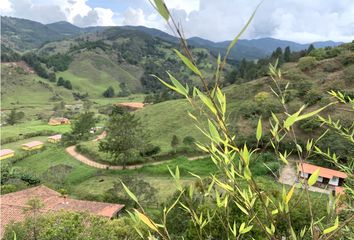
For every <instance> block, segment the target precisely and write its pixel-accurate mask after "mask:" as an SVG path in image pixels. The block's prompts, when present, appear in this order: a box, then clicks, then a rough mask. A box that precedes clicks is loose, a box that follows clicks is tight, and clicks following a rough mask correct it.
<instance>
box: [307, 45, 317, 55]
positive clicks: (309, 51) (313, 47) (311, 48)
mask: <svg viewBox="0 0 354 240" xmlns="http://www.w3.org/2000/svg"><path fill="white" fill-rule="evenodd" d="M312 50H315V46H313V44H310V46H309V47H308V48H307V55H308V54H310V53H311V51H312Z"/></svg>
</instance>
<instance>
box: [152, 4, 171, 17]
mask: <svg viewBox="0 0 354 240" xmlns="http://www.w3.org/2000/svg"><path fill="white" fill-rule="evenodd" d="M154 3H155V8H156V10H157V11H158V12H159V14H160V15H161V16H162V17H163V18H164V19H165V20H166V21H168V19H169V18H170V13H169V11H168V9H167V7H166V4H165V2H164V0H154Z"/></svg>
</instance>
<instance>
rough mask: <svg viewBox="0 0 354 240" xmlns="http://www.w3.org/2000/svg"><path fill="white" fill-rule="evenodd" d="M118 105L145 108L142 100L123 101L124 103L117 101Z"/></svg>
mask: <svg viewBox="0 0 354 240" xmlns="http://www.w3.org/2000/svg"><path fill="white" fill-rule="evenodd" d="M115 105H116V106H121V107H128V108H137V109H138V108H143V107H144V103H142V102H123V103H116V104H115Z"/></svg>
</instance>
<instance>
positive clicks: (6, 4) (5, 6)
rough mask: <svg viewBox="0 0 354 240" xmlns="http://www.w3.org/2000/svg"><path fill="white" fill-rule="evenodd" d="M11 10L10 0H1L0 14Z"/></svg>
mask: <svg viewBox="0 0 354 240" xmlns="http://www.w3.org/2000/svg"><path fill="white" fill-rule="evenodd" d="M11 11H12V5H11V2H10V0H1V5H0V13H1V15H5V14H8V13H10V12H11Z"/></svg>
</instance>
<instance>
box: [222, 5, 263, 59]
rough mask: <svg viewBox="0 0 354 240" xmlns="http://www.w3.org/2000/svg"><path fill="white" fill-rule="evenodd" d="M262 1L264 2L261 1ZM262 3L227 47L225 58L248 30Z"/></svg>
mask: <svg viewBox="0 0 354 240" xmlns="http://www.w3.org/2000/svg"><path fill="white" fill-rule="evenodd" d="M261 3H262V2H261ZM261 3H259V4H258V5H257V7H256V9H255V10H254V11H253V13H252V15H251V17H250V18H249V19H248V21H247V23H246V25H245V26H244V27H243V28H242V30H241V31H240V32H239V33H238V34H237V36H236V37H235V38H234V39H233V40H232V42H231V43H230V45H229V47H228V48H227V51H226V54H225V57H224V60H226V59H227V56H228V55H229V54H230V51H231V49H232V48H233V47H234V46H235V44H236V43H237V41H238V40H239V39H240V37H241V35H242V34H243V33H244V32H245V31H246V29H247V28H248V26H249V25H250V23H251V22H252V20H253V18H254V16H255V15H256V12H257V10H258V8H259V6H260V5H261Z"/></svg>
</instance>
